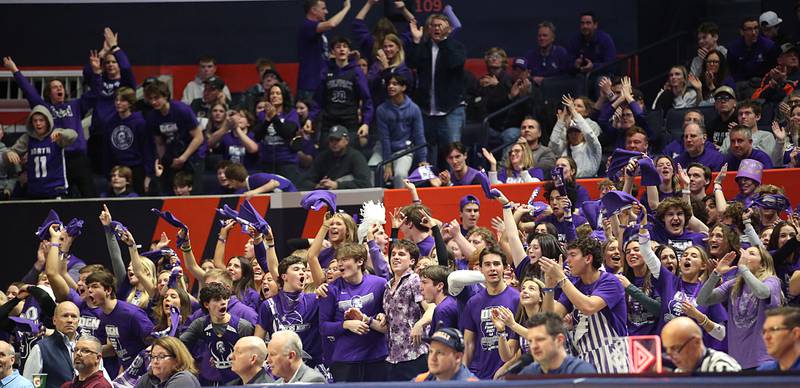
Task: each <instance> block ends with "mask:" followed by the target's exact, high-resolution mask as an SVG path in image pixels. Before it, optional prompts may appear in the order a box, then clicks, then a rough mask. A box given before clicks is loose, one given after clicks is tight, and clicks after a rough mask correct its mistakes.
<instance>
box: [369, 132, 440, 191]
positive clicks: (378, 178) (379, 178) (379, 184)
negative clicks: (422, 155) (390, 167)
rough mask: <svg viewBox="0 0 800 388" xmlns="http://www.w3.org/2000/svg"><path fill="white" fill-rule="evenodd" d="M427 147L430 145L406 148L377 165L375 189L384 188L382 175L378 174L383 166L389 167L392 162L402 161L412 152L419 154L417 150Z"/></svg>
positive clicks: (424, 144) (423, 144)
mask: <svg viewBox="0 0 800 388" xmlns="http://www.w3.org/2000/svg"><path fill="white" fill-rule="evenodd" d="M427 146H428V143H422V144H417V145H415V146H413V147H409V148H406V149H405V150H403V151H401V152H399V153H397V154H394V155H392V157H391V158H389V159H386V160H382V161H381V162H380V163H378V164H377V165H375V179H374V183H375V187H382V186H383V184H382V183H383V182H382V179H383V176H380V175H378V174H377V173H378V171H381V169H382V168H383V166H385V165H387V164H389V163H391V162H394V161H395V160H397V159H400V158H402V157H403V156H406V155H408V154H410V153H412V152H417V150H420V149H422V147H427Z"/></svg>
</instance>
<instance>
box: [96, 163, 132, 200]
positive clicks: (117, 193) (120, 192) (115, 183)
mask: <svg viewBox="0 0 800 388" xmlns="http://www.w3.org/2000/svg"><path fill="white" fill-rule="evenodd" d="M108 181H109V188H110V189H111V190H110V191H109V192H106V193H103V194H102V195H101V196H102V197H111V198H125V197H128V198H131V197H138V196H139V194H137V193H136V192H135V191H133V171H131V169H130V167H127V166H114V167H113V168H112V169H111V176H110V177H109V180H108Z"/></svg>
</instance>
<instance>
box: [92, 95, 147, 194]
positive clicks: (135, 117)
mask: <svg viewBox="0 0 800 388" xmlns="http://www.w3.org/2000/svg"><path fill="white" fill-rule="evenodd" d="M135 103H136V92H134V90H133V89H131V88H128V87H121V88H119V89H117V97H116V99H115V105H116V108H117V111H116V114H114V115H112V116H111V117H110V118H109V121H107V122H103V123H102V124H103V133H104V134H105V138H106V139H107V140H106V146H105V152H104V163H103V164H104V170H103V171H107V170H106V169H110V168H111V166H125V167H127V168H129V169H130V171H131V173H132V175H133V177H132V178H130V177H129V179H128V184H131V185H132V190H131V191H133V192H136V193H141V194H144V193H145V180H147V179H146V178H147V177H152V176H153V174H154V171H153V163H154V162H155V159H156V149H155V143H154V141H153V135H152V134H151V133H150V132H148V131H147V126H146V124H145V121H144V117H142V115H141V113H139V112H134V111H133V110H132V108H133V105H134V104H135ZM112 173H113V171H112Z"/></svg>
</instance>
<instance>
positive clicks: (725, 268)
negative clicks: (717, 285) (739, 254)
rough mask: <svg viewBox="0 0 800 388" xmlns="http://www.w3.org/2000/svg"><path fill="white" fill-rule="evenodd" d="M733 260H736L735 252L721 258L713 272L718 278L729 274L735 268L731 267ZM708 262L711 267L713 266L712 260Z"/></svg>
mask: <svg viewBox="0 0 800 388" xmlns="http://www.w3.org/2000/svg"><path fill="white" fill-rule="evenodd" d="M735 259H736V252H735V251H730V252H728V253H726V254H725V256H722V258H721V259H719V261H717V262H716V265H715V268H714V271H716V272H717V273H718V274H719V275H720V276H722V275H724V274H726V273H728V272H730V271H731V270H732V269H734V268H736V266H735V265H733V260H735ZM710 262H711V265H714V264H715V262H714V261H713V260H711V261H710Z"/></svg>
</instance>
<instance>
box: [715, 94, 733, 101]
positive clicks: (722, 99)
mask: <svg viewBox="0 0 800 388" xmlns="http://www.w3.org/2000/svg"><path fill="white" fill-rule="evenodd" d="M732 99H733V98H732V97H731V96H727V95H723V96H718V97H714V101H719V102H728V101H730V100H732Z"/></svg>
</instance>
